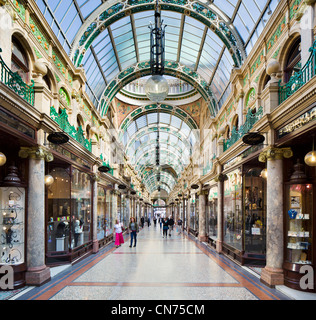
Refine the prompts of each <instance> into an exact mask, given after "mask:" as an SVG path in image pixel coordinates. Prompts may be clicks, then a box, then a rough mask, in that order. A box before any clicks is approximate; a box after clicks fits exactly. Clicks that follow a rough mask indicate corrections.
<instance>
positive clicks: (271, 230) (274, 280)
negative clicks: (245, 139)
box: [259, 147, 293, 287]
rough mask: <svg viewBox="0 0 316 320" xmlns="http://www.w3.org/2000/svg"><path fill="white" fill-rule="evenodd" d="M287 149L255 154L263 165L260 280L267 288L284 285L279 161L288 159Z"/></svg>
mask: <svg viewBox="0 0 316 320" xmlns="http://www.w3.org/2000/svg"><path fill="white" fill-rule="evenodd" d="M292 155H293V152H292V150H291V149H290V148H282V149H278V148H273V147H270V148H268V149H267V150H266V151H263V152H262V153H260V155H259V161H260V162H266V163H267V218H266V248H267V249H266V266H265V268H264V269H263V270H262V273H261V278H260V281H261V282H263V283H264V284H266V285H268V286H269V287H274V286H275V285H282V284H283V283H284V274H283V269H282V264H283V258H284V257H283V250H284V248H283V243H284V238H283V237H284V234H283V158H284V157H285V158H290V157H291V156H292Z"/></svg>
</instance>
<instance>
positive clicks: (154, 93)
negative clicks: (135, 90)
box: [145, 0, 169, 102]
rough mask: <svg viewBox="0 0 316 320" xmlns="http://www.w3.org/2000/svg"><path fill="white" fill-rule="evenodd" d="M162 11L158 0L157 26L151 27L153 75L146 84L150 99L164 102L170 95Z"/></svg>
mask: <svg viewBox="0 0 316 320" xmlns="http://www.w3.org/2000/svg"><path fill="white" fill-rule="evenodd" d="M162 22H163V21H161V13H160V10H159V6H158V0H157V1H156V10H155V27H153V26H152V25H150V26H149V29H150V69H151V75H152V76H151V77H150V78H149V79H148V80H147V82H146V84H145V93H146V95H147V97H148V99H149V100H151V101H153V102H162V101H164V100H165V98H166V97H167V95H168V92H169V85H168V81H167V80H166V79H165V78H164V77H163V74H164V68H165V27H166V26H165V25H163V24H162Z"/></svg>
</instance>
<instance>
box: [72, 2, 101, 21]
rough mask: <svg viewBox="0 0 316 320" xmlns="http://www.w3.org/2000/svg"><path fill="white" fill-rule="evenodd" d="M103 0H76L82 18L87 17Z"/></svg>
mask: <svg viewBox="0 0 316 320" xmlns="http://www.w3.org/2000/svg"><path fill="white" fill-rule="evenodd" d="M102 2H103V1H101V0H77V3H78V5H79V8H80V11H81V13H82V15H83V17H84V18H87V17H88V16H89V15H90V14H91V13H92V12H93V11H94V10H95V9H96V8H98V7H99V6H100V5H101V4H102Z"/></svg>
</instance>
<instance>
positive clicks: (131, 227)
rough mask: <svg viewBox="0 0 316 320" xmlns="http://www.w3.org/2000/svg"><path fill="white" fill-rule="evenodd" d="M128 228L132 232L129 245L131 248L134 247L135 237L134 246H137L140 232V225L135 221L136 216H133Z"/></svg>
mask: <svg viewBox="0 0 316 320" xmlns="http://www.w3.org/2000/svg"><path fill="white" fill-rule="evenodd" d="M128 229H129V230H130V232H131V245H130V246H129V247H130V248H131V247H132V244H133V239H134V247H136V242H137V233H138V225H137V223H136V221H135V218H134V217H131V219H130V223H129V226H128Z"/></svg>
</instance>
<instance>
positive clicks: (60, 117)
mask: <svg viewBox="0 0 316 320" xmlns="http://www.w3.org/2000/svg"><path fill="white" fill-rule="evenodd" d="M50 117H51V118H52V119H53V120H54V121H55V122H56V123H57V124H58V125H59V127H60V129H61V130H63V131H64V132H66V133H67V134H68V135H69V136H70V137H72V138H73V139H75V140H76V141H77V142H79V143H80V144H81V145H82V146H84V147H85V148H86V149H88V150H89V151H90V152H91V151H92V144H91V141H89V140H88V139H86V138H85V136H84V134H83V130H82V127H81V126H80V127H78V130H76V129H75V127H74V126H72V125H71V124H70V123H69V120H68V115H67V112H66V109H61V113H58V112H57V111H56V110H55V108H54V107H51V108H50Z"/></svg>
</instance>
